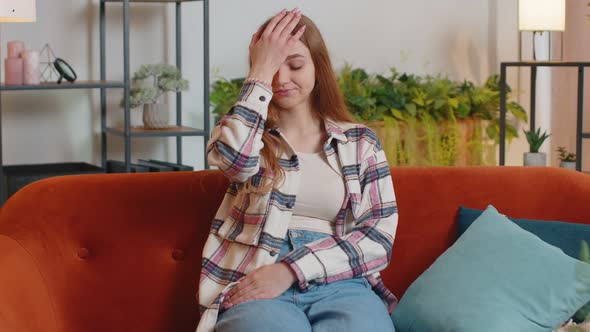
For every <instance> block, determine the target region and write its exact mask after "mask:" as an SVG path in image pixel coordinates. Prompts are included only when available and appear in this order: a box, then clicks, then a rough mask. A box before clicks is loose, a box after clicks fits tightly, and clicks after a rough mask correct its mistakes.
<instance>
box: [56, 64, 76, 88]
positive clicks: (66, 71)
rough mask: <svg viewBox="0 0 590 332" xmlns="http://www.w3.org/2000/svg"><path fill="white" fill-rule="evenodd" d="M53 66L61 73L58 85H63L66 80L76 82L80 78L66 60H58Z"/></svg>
mask: <svg viewBox="0 0 590 332" xmlns="http://www.w3.org/2000/svg"><path fill="white" fill-rule="evenodd" d="M53 65H54V66H55V69H56V70H57V72H58V73H59V79H58V80H57V84H61V81H62V80H63V79H64V78H65V79H66V80H67V81H68V82H74V81H75V80H76V79H77V78H78V76H77V75H76V72H75V71H74V69H73V68H72V66H70V65H69V64H68V63H67V62H65V61H64V59H62V58H56V59H55V61H53Z"/></svg>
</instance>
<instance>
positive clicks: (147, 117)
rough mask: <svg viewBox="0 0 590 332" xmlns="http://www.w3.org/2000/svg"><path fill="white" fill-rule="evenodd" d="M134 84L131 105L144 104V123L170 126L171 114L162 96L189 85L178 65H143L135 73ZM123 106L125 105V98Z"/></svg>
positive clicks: (151, 127)
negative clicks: (146, 82)
mask: <svg viewBox="0 0 590 332" xmlns="http://www.w3.org/2000/svg"><path fill="white" fill-rule="evenodd" d="M145 81H148V84H145ZM133 84H134V85H135V86H133V87H132V88H131V91H130V98H129V103H130V107H131V108H136V107H139V106H141V105H143V125H144V128H149V129H160V128H165V127H168V121H169V119H170V114H169V112H168V107H167V105H166V104H164V103H163V102H162V100H161V99H162V96H163V95H164V94H165V93H167V92H179V91H185V90H187V89H188V85H189V84H188V81H187V80H185V79H183V78H182V73H181V72H180V70H178V68H176V66H172V65H166V64H154V65H142V66H141V67H140V68H139V70H137V72H135V74H133ZM121 107H125V99H124V98H123V99H122V100H121Z"/></svg>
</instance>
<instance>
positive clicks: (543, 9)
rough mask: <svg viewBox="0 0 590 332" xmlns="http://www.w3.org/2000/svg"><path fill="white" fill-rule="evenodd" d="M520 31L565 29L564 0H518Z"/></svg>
mask: <svg viewBox="0 0 590 332" xmlns="http://www.w3.org/2000/svg"><path fill="white" fill-rule="evenodd" d="M518 29H519V30H520V31H565V0H519V1H518Z"/></svg>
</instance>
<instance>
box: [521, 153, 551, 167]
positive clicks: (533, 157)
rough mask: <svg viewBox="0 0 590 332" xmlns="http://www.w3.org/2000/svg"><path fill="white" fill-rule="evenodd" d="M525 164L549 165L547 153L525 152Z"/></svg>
mask: <svg viewBox="0 0 590 332" xmlns="http://www.w3.org/2000/svg"><path fill="white" fill-rule="evenodd" d="M524 165H525V166H547V155H546V154H545V152H525V153H524Z"/></svg>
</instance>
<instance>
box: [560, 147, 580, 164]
mask: <svg viewBox="0 0 590 332" xmlns="http://www.w3.org/2000/svg"><path fill="white" fill-rule="evenodd" d="M557 152H559V160H560V161H563V162H574V161H576V154H575V153H569V152H567V150H566V149H565V147H564V146H560V147H558V148H557Z"/></svg>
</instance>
